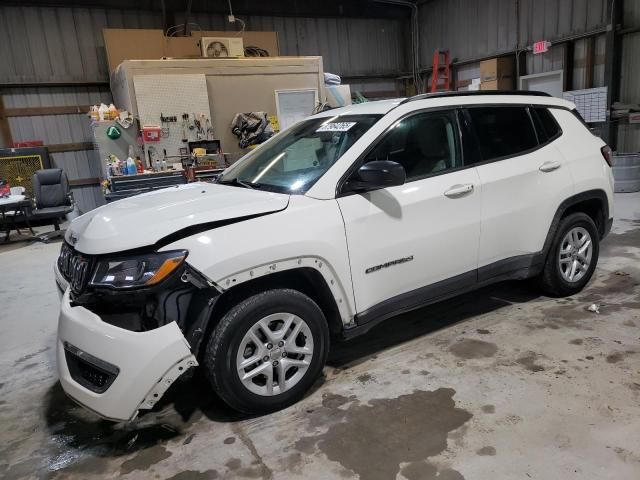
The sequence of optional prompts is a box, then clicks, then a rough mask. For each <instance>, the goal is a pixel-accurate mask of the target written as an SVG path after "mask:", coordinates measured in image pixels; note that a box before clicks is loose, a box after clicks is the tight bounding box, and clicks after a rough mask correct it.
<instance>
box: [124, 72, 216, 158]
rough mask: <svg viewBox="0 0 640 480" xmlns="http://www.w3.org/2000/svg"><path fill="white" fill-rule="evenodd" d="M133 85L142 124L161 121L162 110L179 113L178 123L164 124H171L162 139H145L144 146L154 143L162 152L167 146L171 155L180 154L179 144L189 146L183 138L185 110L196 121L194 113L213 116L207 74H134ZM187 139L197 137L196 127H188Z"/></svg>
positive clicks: (174, 114) (166, 113)
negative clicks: (194, 128)
mask: <svg viewBox="0 0 640 480" xmlns="http://www.w3.org/2000/svg"><path fill="white" fill-rule="evenodd" d="M133 85H134V88H135V91H136V101H137V102H138V116H139V117H140V126H144V125H158V126H163V125H161V123H160V114H162V115H164V116H176V117H178V121H177V122H176V123H168V124H166V123H165V124H164V126H165V127H167V126H168V127H169V136H168V137H166V138H161V139H160V141H159V142H148V143H145V147H147V148H148V147H149V146H153V147H154V148H155V149H156V152H158V154H159V155H162V150H163V149H165V148H166V149H167V154H168V155H178V154H179V153H180V148H182V147H187V143H185V142H183V141H182V137H183V129H182V114H183V113H188V114H189V115H190V118H191V122H193V115H194V114H204V115H206V118H208V119H211V109H210V107H209V93H208V92H207V81H206V78H205V75H204V74H189V75H184V74H179V75H171V74H165V75H135V76H134V77H133ZM186 133H187V139H188V140H190V141H191V140H198V138H197V136H196V131H195V130H189V129H187V131H186Z"/></svg>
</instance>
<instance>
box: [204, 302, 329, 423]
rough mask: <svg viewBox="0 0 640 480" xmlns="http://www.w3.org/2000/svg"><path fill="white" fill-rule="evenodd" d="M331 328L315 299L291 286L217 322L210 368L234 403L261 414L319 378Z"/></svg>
mask: <svg viewBox="0 0 640 480" xmlns="http://www.w3.org/2000/svg"><path fill="white" fill-rule="evenodd" d="M328 349H329V329H328V327H327V322H326V320H325V317H324V315H323V313H322V311H321V310H320V308H319V307H318V306H317V305H316V303H315V302H313V300H311V299H310V298H309V297H307V296H306V295H303V294H302V293H300V292H298V291H295V290H289V289H279V290H270V291H267V292H263V293H260V294H257V295H254V296H252V297H249V298H247V299H246V300H243V301H242V302H240V303H239V304H238V305H236V306H235V307H233V308H232V309H231V310H229V311H228V312H227V313H226V314H225V316H224V317H223V318H222V319H221V320H220V323H219V324H218V325H217V326H216V328H215V330H214V332H213V334H212V336H211V338H210V340H209V343H208V345H207V350H206V353H205V359H204V366H205V371H206V373H207V376H208V378H209V380H210V381H211V383H212V385H213V388H214V390H215V391H216V392H217V393H218V394H219V395H220V397H222V399H223V400H224V401H225V402H226V403H228V404H229V405H230V406H231V407H233V408H235V409H237V410H240V411H243V412H247V413H261V412H269V411H274V410H279V409H281V408H285V407H287V406H289V405H291V404H292V403H295V402H296V401H298V400H299V399H300V398H302V397H303V396H304V394H305V392H306V391H307V390H308V389H309V387H311V385H312V384H313V383H314V382H315V380H316V379H317V378H318V376H319V375H320V373H321V372H322V367H323V366H324V363H325V361H326V358H327V353H328Z"/></svg>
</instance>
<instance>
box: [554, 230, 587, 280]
mask: <svg viewBox="0 0 640 480" xmlns="http://www.w3.org/2000/svg"><path fill="white" fill-rule="evenodd" d="M592 255H593V241H592V239H591V235H590V234H589V232H588V231H587V230H586V229H585V228H583V227H574V228H572V229H571V230H569V231H568V232H567V233H566V235H565V236H564V238H563V239H562V242H561V243H560V252H559V254H558V266H559V268H560V274H561V275H562V278H564V279H565V280H566V281H567V282H571V283H574V282H577V281H579V280H580V279H581V278H582V277H584V276H585V274H586V273H587V271H588V270H589V265H591V258H592Z"/></svg>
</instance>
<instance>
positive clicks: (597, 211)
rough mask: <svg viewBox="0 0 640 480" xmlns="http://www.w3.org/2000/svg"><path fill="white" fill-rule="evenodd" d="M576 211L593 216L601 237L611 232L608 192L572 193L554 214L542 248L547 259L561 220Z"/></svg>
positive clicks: (596, 190)
mask: <svg viewBox="0 0 640 480" xmlns="http://www.w3.org/2000/svg"><path fill="white" fill-rule="evenodd" d="M576 212H582V213H585V214H586V215H588V216H589V217H591V219H592V220H593V222H594V223H595V224H596V228H597V229H598V233H599V234H600V238H601V239H602V238H603V237H604V236H605V235H607V233H609V228H610V225H609V201H608V197H607V194H606V192H605V191H604V190H601V189H594V190H587V191H585V192H580V193H577V194H575V195H572V196H571V197H569V198H567V199H566V200H564V201H563V202H562V203H561V204H560V206H559V207H558V209H557V210H556V213H555V215H554V216H553V220H552V221H551V226H550V227H549V232H548V233H547V238H546V239H545V242H544V247H543V250H542V252H543V256H544V259H545V261H546V258H547V255H548V254H549V250H550V249H551V245H552V244H553V239H554V238H555V235H556V232H557V230H558V226H559V225H560V221H561V220H562V219H563V218H565V217H567V216H568V215H571V214H572V213H576Z"/></svg>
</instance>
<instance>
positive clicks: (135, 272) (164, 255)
mask: <svg viewBox="0 0 640 480" xmlns="http://www.w3.org/2000/svg"><path fill="white" fill-rule="evenodd" d="M185 258H187V251H186V250H177V251H171V252H160V253H150V254H148V255H139V256H135V257H125V258H114V259H105V260H100V261H99V262H98V265H97V267H96V271H95V273H94V275H93V278H92V279H91V282H90V284H91V285H92V286H94V287H111V288H136V287H150V286H152V285H156V284H158V283H160V282H161V281H162V280H164V279H165V278H167V277H168V276H169V275H171V273H172V272H173V271H175V269H176V268H178V267H179V266H180V265H182V263H183V262H184V259H185Z"/></svg>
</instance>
